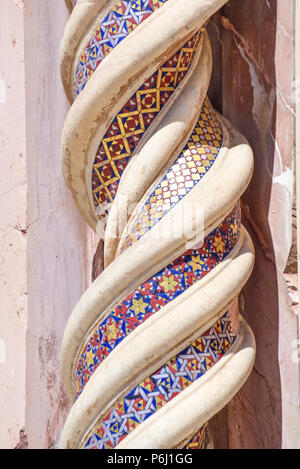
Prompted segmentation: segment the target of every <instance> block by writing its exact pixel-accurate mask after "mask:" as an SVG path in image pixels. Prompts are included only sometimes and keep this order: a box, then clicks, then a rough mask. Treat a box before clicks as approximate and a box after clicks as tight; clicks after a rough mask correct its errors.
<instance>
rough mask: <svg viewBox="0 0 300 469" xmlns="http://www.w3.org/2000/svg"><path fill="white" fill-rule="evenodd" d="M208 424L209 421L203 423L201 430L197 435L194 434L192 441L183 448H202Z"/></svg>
mask: <svg viewBox="0 0 300 469" xmlns="http://www.w3.org/2000/svg"><path fill="white" fill-rule="evenodd" d="M207 425H208V424H207V423H205V424H204V425H202V427H201V428H200V430H199V431H198V432H197V433H196V435H194V436H193V438H192V439H191V441H190V442H189V443H187V444H186V445H185V446H184V447H183V449H202V447H203V440H204V436H205V430H206V428H207Z"/></svg>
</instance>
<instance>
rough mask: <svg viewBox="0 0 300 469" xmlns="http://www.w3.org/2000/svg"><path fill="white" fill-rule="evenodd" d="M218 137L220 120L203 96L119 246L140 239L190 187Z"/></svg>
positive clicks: (209, 158)
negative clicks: (177, 150) (188, 131)
mask: <svg viewBox="0 0 300 469" xmlns="http://www.w3.org/2000/svg"><path fill="white" fill-rule="evenodd" d="M222 139H223V135H222V129H221V127H220V123H219V122H218V120H217V118H216V117H215V114H214V111H213V109H212V107H211V104H210V103H209V101H208V99H207V98H206V99H205V102H204V104H203V107H202V111H201V114H200V117H199V120H198V123H197V125H196V127H195V128H194V130H193V133H192V135H191V137H190V139H189V141H188V142H187V144H186V146H185V148H184V150H183V151H182V153H181V154H180V156H179V157H178V158H177V160H176V161H175V162H174V164H173V165H172V166H171V168H170V169H169V170H168V171H167V173H166V175H165V176H164V178H163V179H162V181H161V182H160V183H159V184H158V186H157V187H156V188H155V190H154V191H153V192H152V193H151V195H150V196H149V198H148V200H147V201H146V203H145V204H144V206H143V208H142V209H141V211H140V212H139V214H138V215H137V218H136V220H135V222H134V224H133V227H132V228H131V233H130V234H129V235H128V236H127V237H126V239H125V241H124V243H123V245H122V246H121V250H124V249H125V247H127V246H131V245H132V244H133V243H134V242H135V241H137V240H138V239H140V238H141V237H142V236H143V235H144V234H145V233H146V232H147V231H149V230H150V229H151V228H152V227H153V226H154V225H155V224H156V223H157V222H158V221H159V220H161V219H162V218H163V217H164V216H165V215H166V214H167V213H168V212H169V211H170V210H171V209H172V208H173V207H174V205H176V204H177V203H178V202H179V201H180V200H181V199H183V198H184V197H185V196H186V195H187V194H188V193H189V192H190V191H191V190H192V188H193V187H194V186H195V185H196V184H197V183H198V182H199V181H200V179H201V178H202V177H203V176H204V175H205V174H206V173H207V171H208V170H209V169H210V168H211V166H212V165H213V163H214V162H215V160H216V158H217V156H218V154H219V151H220V148H221V145H222Z"/></svg>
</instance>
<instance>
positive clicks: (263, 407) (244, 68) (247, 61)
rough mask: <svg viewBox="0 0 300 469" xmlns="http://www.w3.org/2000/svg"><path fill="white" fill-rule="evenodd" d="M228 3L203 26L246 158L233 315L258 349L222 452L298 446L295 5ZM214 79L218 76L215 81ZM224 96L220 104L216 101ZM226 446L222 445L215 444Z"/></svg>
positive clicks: (231, 411)
mask: <svg viewBox="0 0 300 469" xmlns="http://www.w3.org/2000/svg"><path fill="white" fill-rule="evenodd" d="M242 3H243V6H242V8H241V2H240V1H239V0H231V1H230V2H228V4H227V5H226V6H225V7H224V8H223V10H222V11H221V12H220V14H219V15H217V16H216V17H215V18H214V19H213V24H212V25H211V26H210V31H211V34H213V33H214V32H217V36H218V41H217V42H216V39H215V38H214V43H215V48H216V49H217V51H218V53H220V50H221V52H222V61H221V65H220V59H218V55H217V62H216V64H215V67H216V70H217V72H216V70H215V72H214V73H218V71H219V72H220V70H221V72H222V73H221V75H222V80H221V81H222V95H221V97H220V95H219V94H218V91H217V90H215V89H214V88H213V89H212V97H213V100H214V101H215V102H216V104H217V105H218V102H220V101H221V106H222V112H223V114H224V115H225V116H226V117H227V118H229V119H230V120H231V122H232V123H234V124H235V125H236V127H237V128H239V129H240V130H241V132H242V133H243V134H244V135H245V136H246V137H247V139H248V140H249V143H250V144H251V146H252V148H253V151H254V158H255V169H254V175H253V179H252V182H251V184H250V187H249V189H248V190H247V192H246V194H245V196H244V197H243V204H242V206H243V217H244V224H245V226H246V227H247V229H248V231H249V233H250V234H251V237H252V240H253V242H254V245H255V250H256V263H255V268H254V271H253V274H252V277H251V279H250V281H249V282H248V284H247V286H246V287H245V289H244V291H243V293H242V295H241V307H242V310H243V312H244V315H245V317H246V319H247V320H248V321H249V323H250V325H251V327H252V329H253V331H254V334H255V337H256V342H257V358H256V363H255V366H254V370H253V372H252V374H251V377H250V378H249V380H248V382H247V383H246V385H245V386H244V387H243V389H242V390H241V392H240V393H239V394H238V395H237V396H236V397H235V398H234V400H233V401H232V402H231V404H230V405H229V406H228V409H227V413H228V422H227V426H228V428H227V429H226V430H225V433H226V432H228V438H227V444H228V446H229V447H230V448H281V447H282V448H295V447H299V446H300V418H299V397H300V393H299V364H298V363H297V360H295V356H296V355H297V354H295V352H296V341H297V340H298V338H299V336H298V292H297V255H296V218H295V206H294V199H295V190H294V179H295V178H294V175H295V132H294V126H295V109H294V96H293V82H294V77H295V75H294V1H293V0H243V2H242ZM218 80H220V78H218ZM221 98H222V99H221ZM223 444H224V443H223Z"/></svg>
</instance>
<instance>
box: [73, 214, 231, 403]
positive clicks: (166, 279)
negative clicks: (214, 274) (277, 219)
mask: <svg viewBox="0 0 300 469" xmlns="http://www.w3.org/2000/svg"><path fill="white" fill-rule="evenodd" d="M239 234H240V208H239V205H237V206H236V208H235V209H234V210H233V211H232V212H231V213H230V215H228V217H226V218H225V220H224V221H223V222H222V223H221V224H220V225H219V226H218V227H217V228H216V229H215V230H214V231H213V232H212V233H211V234H210V235H208V236H207V237H206V238H205V240H204V244H203V246H202V247H201V248H198V249H192V250H189V251H187V252H186V253H185V254H184V255H182V256H180V257H179V258H178V259H176V260H175V261H173V262H172V263H171V264H169V265H167V266H166V267H165V268H163V269H162V270H161V271H160V272H158V273H157V274H155V275H154V276H153V277H151V278H150V279H149V280H147V281H146V282H144V283H143V284H142V285H140V286H139V287H138V288H137V289H136V290H134V291H133V292H132V293H131V294H130V295H128V296H127V297H126V298H125V299H123V300H122V301H121V302H120V303H118V304H117V305H116V306H115V307H114V308H113V309H112V311H111V312H110V313H109V314H108V316H107V317H106V318H105V320H102V321H99V322H98V323H96V325H95V326H93V328H92V330H90V332H89V334H88V335H87V338H86V339H85V340H84V342H83V345H82V348H81V350H80V351H79V354H78V359H77V362H76V364H75V367H74V374H75V376H74V379H75V396H78V395H79V394H80V393H81V392H82V390H83V388H84V386H85V384H86V383H87V382H88V380H89V379H90V377H91V376H92V374H93V373H94V372H95V370H96V369H97V367H98V366H99V365H100V364H101V362H102V361H103V360H104V359H105V358H106V357H107V356H108V355H109V354H110V353H111V352H112V351H113V350H114V349H115V348H116V347H117V346H118V344H119V343H120V342H121V341H122V340H123V339H124V338H125V337H126V336H127V335H128V334H130V333H131V332H132V331H133V330H134V329H136V328H137V327H138V326H139V325H140V324H142V323H143V322H144V321H146V320H147V319H148V318H149V317H150V316H152V315H153V314H154V313H156V312H157V311H158V310H159V309H160V308H162V307H163V306H164V305H166V304H168V303H169V302H170V301H172V300H174V299H175V298H176V297H178V296H179V295H181V294H182V293H184V292H185V291H186V290H187V289H188V288H190V287H191V286H192V285H194V283H196V282H197V281H199V280H201V279H202V278H203V277H204V276H205V275H207V274H208V273H209V272H210V271H211V270H212V269H213V268H214V267H215V266H216V265H218V264H219V263H220V262H222V261H223V260H224V259H225V258H226V256H227V255H228V254H229V253H230V252H231V250H232V249H233V247H234V246H235V245H236V242H237V240H238V238H239Z"/></svg>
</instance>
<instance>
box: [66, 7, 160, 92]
mask: <svg viewBox="0 0 300 469" xmlns="http://www.w3.org/2000/svg"><path fill="white" fill-rule="evenodd" d="M166 1H167V0H121V1H119V2H117V3H116V5H115V6H114V7H113V8H112V10H111V11H110V12H109V14H108V15H107V16H106V17H105V18H104V20H103V21H102V22H101V23H100V24H99V25H98V27H97V28H96V30H95V32H94V34H93V36H92V37H91V39H90V41H89V43H88V44H87V46H86V47H85V48H84V50H83V52H82V54H81V56H80V59H79V63H78V65H77V67H76V72H75V82H74V99H75V98H76V96H77V95H78V94H79V93H80V92H81V91H82V90H83V89H84V87H85V85H86V83H87V82H88V80H89V79H90V77H91V76H92V75H93V73H94V71H95V70H96V68H97V67H98V66H99V65H100V63H101V62H102V60H103V59H104V58H105V57H106V56H107V55H108V54H109V53H110V52H111V51H112V50H113V49H114V48H115V47H116V46H117V45H118V44H119V43H120V42H121V41H123V39H125V37H126V36H128V35H129V34H130V33H131V32H132V31H133V30H134V29H135V28H136V27H137V26H138V25H139V24H141V23H142V22H143V21H145V20H146V19H147V18H149V16H150V15H151V14H152V13H153V12H154V11H155V10H157V9H158V8H160V7H161V6H162V5H163V4H164V3H166ZM75 4H76V0H73V5H74V6H75Z"/></svg>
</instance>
